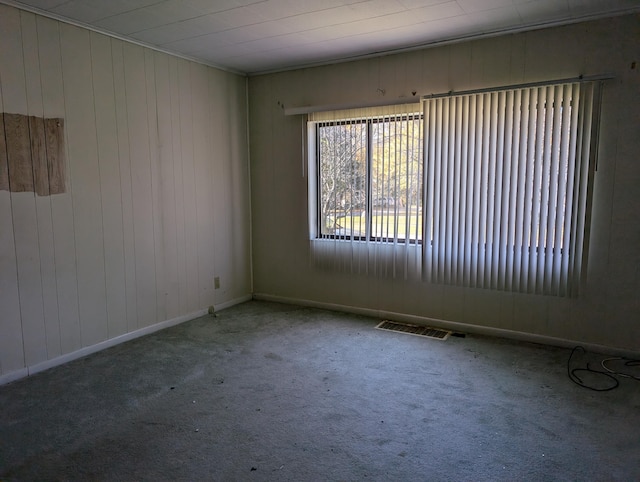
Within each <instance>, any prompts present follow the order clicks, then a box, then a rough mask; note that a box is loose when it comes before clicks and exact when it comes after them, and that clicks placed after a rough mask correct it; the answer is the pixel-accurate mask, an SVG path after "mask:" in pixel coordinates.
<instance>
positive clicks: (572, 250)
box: [308, 82, 597, 296]
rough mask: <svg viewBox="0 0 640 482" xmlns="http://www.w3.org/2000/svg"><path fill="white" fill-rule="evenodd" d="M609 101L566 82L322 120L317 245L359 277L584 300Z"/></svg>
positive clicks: (317, 149) (314, 157) (315, 134)
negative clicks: (601, 111) (380, 275)
mask: <svg viewBox="0 0 640 482" xmlns="http://www.w3.org/2000/svg"><path fill="white" fill-rule="evenodd" d="M596 97H597V90H596V86H595V85H594V84H593V83H586V82H585V83H565V84H558V85H542V86H535V87H524V88H507V89H501V90H496V91H490V92H480V93H469V94H460V95H447V96H439V97H435V98H429V99H425V100H424V101H423V103H422V106H416V105H407V106H397V107H384V108H381V109H379V110H376V109H371V108H369V109H362V110H349V111H339V112H324V113H320V114H317V113H316V114H312V115H310V118H309V130H308V133H309V140H310V143H309V145H310V158H311V161H312V164H311V168H312V172H313V174H314V175H312V176H310V179H311V184H310V193H311V196H312V197H311V199H312V201H315V202H312V203H311V205H312V208H313V209H315V212H313V211H312V212H311V213H310V214H311V219H312V223H311V234H312V246H314V249H313V252H314V253H316V254H319V256H320V257H325V258H327V257H328V258H330V259H333V260H334V262H335V260H338V261H337V265H339V266H341V267H343V268H346V269H351V270H355V271H363V270H364V271H366V272H371V270H373V271H374V272H380V269H381V267H384V271H385V273H388V272H389V267H391V269H392V273H393V274H394V275H397V274H398V272H400V273H404V276H405V277H406V276H408V272H415V273H419V275H420V276H421V277H422V279H423V280H425V281H427V282H433V283H446V284H452V285H456V286H470V287H478V288H488V289H499V290H508V291H518V292H526V293H537V294H552V295H559V296H570V295H575V294H576V293H577V288H578V285H579V281H580V277H581V275H582V272H583V266H584V263H585V259H586V250H585V246H586V241H587V239H586V236H585V233H587V232H588V212H589V204H590V195H589V191H590V185H591V182H592V177H593V175H592V174H593V166H594V162H591V157H592V155H591V153H595V144H594V142H595V140H596V139H597V135H593V136H592V130H594V129H595V127H597V123H595V122H592V119H593V118H594V116H597V112H596V109H594V106H595V105H596V104H597V102H594V99H595V98H596ZM594 133H595V132H594ZM314 223H315V225H314ZM363 267H364V268H363Z"/></svg>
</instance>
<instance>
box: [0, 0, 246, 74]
mask: <svg viewBox="0 0 640 482" xmlns="http://www.w3.org/2000/svg"><path fill="white" fill-rule="evenodd" d="M0 4H4V5H7V6H9V7H13V8H17V9H18V10H23V11H25V12H29V13H33V14H36V15H40V16H42V17H47V18H50V19H51V20H56V21H58V22H62V23H66V24H68V25H73V26H74V27H80V28H84V29H86V30H90V31H92V32H96V33H99V34H102V35H106V36H107V37H111V38H115V39H117V40H121V41H123V42H127V43H130V44H134V45H137V46H139V47H144V48H147V49H151V50H155V51H156V52H161V53H163V54H167V55H171V56H172V57H177V58H180V59H183V60H188V61H190V62H195V63H197V64H201V65H206V66H207V67H211V68H214V69H218V70H223V71H225V72H229V73H231V74H236V75H241V76H243V77H246V76H247V73H246V72H240V71H238V70H234V69H230V68H228V67H223V66H221V65H216V64H213V63H210V62H205V61H204V60H202V59H197V58H195V57H189V56H188V55H184V54H180V53H177V52H174V51H171V50H166V49H163V48H161V47H158V46H156V45H151V44H148V43H145V42H141V41H139V40H135V39H132V38H130V37H127V36H125V35H119V34H117V33H114V32H110V31H109V30H104V29H101V28H98V27H94V26H93V25H89V24H87V23H84V22H79V21H77V20H73V19H70V18H67V17H64V16H62V15H58V14H55V13H52V12H48V11H46V10H42V9H40V8H37V7H32V6H31V5H26V4H24V3H22V2H19V1H17V0H0Z"/></svg>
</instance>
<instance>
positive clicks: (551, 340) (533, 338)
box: [253, 293, 640, 359]
mask: <svg viewBox="0 0 640 482" xmlns="http://www.w3.org/2000/svg"><path fill="white" fill-rule="evenodd" d="M253 299H255V300H261V301H272V302H277V303H285V304H291V305H299V306H308V307H311V308H320V309H326V310H331V311H342V312H345V313H354V314H357V315H364V316H370V317H372V318H378V319H389V320H393V321H403V322H406V323H414V324H417V325H429V326H432V327H434V328H442V329H446V330H450V331H455V332H461V333H472V334H477V335H488V336H495V337H500V338H506V339H510V340H518V341H525V342H530V343H539V344H541V345H551V346H558V347H562V348H574V347H576V346H582V347H584V349H585V350H587V351H590V352H594V353H602V354H607V355H611V356H621V357H626V358H632V359H640V352H638V351H633V350H628V349H625V348H616V347H611V346H606V345H599V344H596V343H588V342H584V341H576V340H569V339H565V338H557V337H553V336H546V335H537V334H534V333H526V332H522V331H514V330H507V329H504V328H494V327H490V326H480V325H471V324H468V323H460V322H457V321H449V320H441V319H438V318H429V317H426V316H417V315H409V314H405V313H396V312H393V311H385V310H375V309H371V308H362V307H358V306H349V305H341V304H336V303H325V302H322V301H315V300H306V299H301V298H288V297H285V296H276V295H269V294H266V293H254V294H253Z"/></svg>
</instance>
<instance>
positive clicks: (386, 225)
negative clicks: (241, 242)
mask: <svg viewBox="0 0 640 482" xmlns="http://www.w3.org/2000/svg"><path fill="white" fill-rule="evenodd" d="M315 132H316V146H317V153H316V158H317V163H318V180H319V185H318V196H319V200H318V209H319V220H320V226H319V229H318V232H319V233H320V236H321V237H329V238H330V237H333V236H338V237H343V238H348V239H354V240H355V239H358V240H363V239H372V240H373V239H375V240H378V241H390V240H401V241H405V240H411V241H416V240H420V239H422V221H421V211H422V165H423V163H422V156H421V153H422V114H421V113H413V114H405V115H394V116H381V117H373V118H368V119H355V120H346V121H344V120H343V121H328V122H320V123H318V124H317V125H316V129H315Z"/></svg>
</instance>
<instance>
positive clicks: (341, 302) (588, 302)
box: [249, 14, 640, 352]
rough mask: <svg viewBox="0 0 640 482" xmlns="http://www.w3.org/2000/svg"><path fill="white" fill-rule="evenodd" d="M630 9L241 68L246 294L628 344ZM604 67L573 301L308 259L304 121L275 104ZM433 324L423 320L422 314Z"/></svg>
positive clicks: (632, 265)
mask: <svg viewBox="0 0 640 482" xmlns="http://www.w3.org/2000/svg"><path fill="white" fill-rule="evenodd" d="M638 39H640V16H638V15H637V14H634V15H626V16H620V17H612V18H607V19H602V20H597V21H592V22H584V23H577V24H573V25H567V26H563V27H554V28H546V29H539V30H534V31H530V32H523V33H519V34H511V35H503V36H496V37H492V38H485V39H478V40H473V41H465V42H460V43H455V44H451V45H445V46H440V47H434V48H427V49H422V50H415V51H412V52H405V53H399V54H395V55H387V56H381V57H376V58H371V59H365V60H359V61H354V62H344V63H340V64H335V65H327V66H322V67H317V68H306V69H299V70H294V71H289V72H281V73H274V74H269V75H262V76H256V77H251V78H250V81H249V105H250V116H249V117H250V128H251V174H252V175H251V183H252V193H251V194H252V195H251V200H252V203H253V210H252V219H253V252H252V253H253V283H254V292H255V295H256V296H261V295H264V296H265V297H269V298H270V299H280V300H288V301H301V302H304V303H311V304H316V305H320V306H330V307H338V308H340V309H351V310H355V311H358V312H362V311H363V310H366V312H367V313H374V314H378V315H381V316H391V315H384V314H383V313H391V314H394V313H395V314H398V315H401V316H404V315H406V316H409V317H411V316H414V317H418V318H422V320H423V321H424V322H430V321H429V320H440V321H441V322H442V321H444V322H457V323H463V324H464V325H466V327H467V329H478V330H479V331H482V332H495V331H491V330H494V329H497V330H501V332H509V333H511V334H512V335H513V336H520V335H519V334H523V333H524V334H531V335H537V336H541V337H552V338H554V339H556V340H557V339H563V340H565V341H567V342H568V343H573V342H574V341H575V342H580V343H592V344H598V345H603V346H607V347H618V348H621V349H628V350H634V351H636V352H640V323H638V322H637V320H638V319H639V317H640V297H639V296H638V293H639V292H640V271H639V268H638V267H639V266H640V229H639V228H638V220H637V218H638V213H639V212H640V190H639V189H638V186H639V185H640V184H639V183H640V162H638V159H637V158H638V156H637V153H638V151H639V150H640V136H639V135H638V132H640V115H639V114H638V105H639V103H640V69H638V68H637V66H636V62H637V61H638V58H637V56H638ZM595 74H612V75H614V76H615V79H614V80H611V81H608V82H607V83H606V84H605V88H604V95H603V102H602V121H601V131H600V149H599V160H598V171H597V173H596V175H595V184H594V198H593V213H592V222H591V233H590V243H589V259H588V265H587V275H586V282H585V283H584V286H583V287H581V294H580V296H579V298H577V299H566V298H558V297H552V296H536V295H525V294H521V293H509V292H504V291H497V290H486V289H475V288H460V287H454V286H447V285H444V284H436V283H424V282H420V281H411V280H404V279H402V277H398V278H396V279H392V278H389V277H385V276H379V277H376V276H361V275H358V274H356V273H340V272H335V273H332V272H327V271H326V270H325V271H322V270H320V269H317V268H314V266H313V265H312V264H311V263H310V262H309V224H308V223H309V221H308V205H307V203H306V202H305V201H306V199H307V182H308V178H307V176H306V172H305V166H304V163H303V159H302V158H303V155H302V154H301V153H302V152H303V150H304V145H303V137H302V134H303V132H304V128H305V125H304V119H302V116H285V115H284V113H283V108H282V106H283V105H284V107H285V108H295V107H304V106H326V105H340V104H345V105H354V104H355V105H357V104H359V103H360V104H362V105H370V104H375V103H376V102H379V103H390V102H392V101H394V99H397V100H398V101H401V102H402V101H406V100H407V99H411V98H414V94H413V93H414V92H415V93H416V95H415V97H416V98H419V97H420V96H421V95H428V94H432V93H441V92H449V91H452V90H454V91H462V90H467V89H475V88H483V87H492V86H494V87H495V86H501V85H512V84H519V83H523V82H536V81H542V80H553V79H562V78H568V77H574V76H578V75H595ZM431 322H433V321H431Z"/></svg>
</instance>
